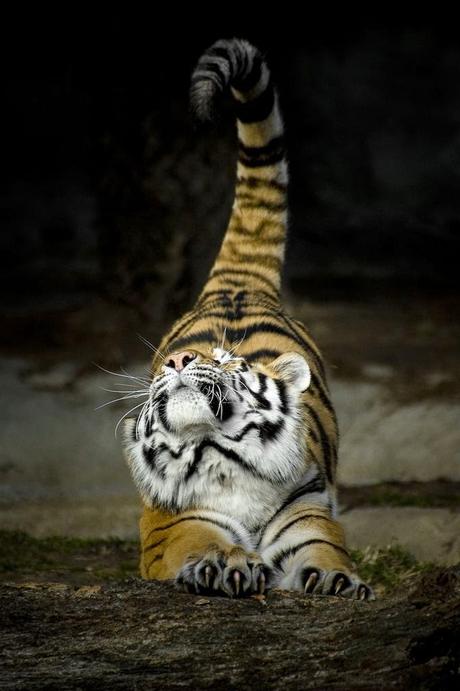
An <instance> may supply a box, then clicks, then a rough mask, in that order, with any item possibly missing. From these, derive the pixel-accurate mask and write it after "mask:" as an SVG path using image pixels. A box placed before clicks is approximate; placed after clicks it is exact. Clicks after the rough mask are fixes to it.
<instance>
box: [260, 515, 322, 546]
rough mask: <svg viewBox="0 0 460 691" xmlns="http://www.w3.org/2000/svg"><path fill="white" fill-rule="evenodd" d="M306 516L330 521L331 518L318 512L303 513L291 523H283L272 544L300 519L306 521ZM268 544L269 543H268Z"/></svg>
mask: <svg viewBox="0 0 460 691" xmlns="http://www.w3.org/2000/svg"><path fill="white" fill-rule="evenodd" d="M306 518H320V519H321V520H323V521H330V520H331V519H330V518H329V517H328V516H320V515H319V514H317V513H306V514H303V515H302V516H298V517H297V518H293V519H292V521H289V523H286V525H283V527H282V528H280V529H279V530H278V532H277V533H276V534H275V536H274V537H273V538H272V540H271V542H270V545H273V544H274V543H275V542H276V541H277V540H278V538H279V537H280V536H281V535H283V533H285V532H286V531H287V530H289V528H291V527H292V526H293V525H295V524H296V523H300V521H304V520H305V519H306ZM266 546H268V545H266Z"/></svg>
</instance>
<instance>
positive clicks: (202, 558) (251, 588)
mask: <svg viewBox="0 0 460 691" xmlns="http://www.w3.org/2000/svg"><path fill="white" fill-rule="evenodd" d="M140 527H141V543H142V544H141V547H142V552H141V574H142V576H143V577H144V578H149V579H153V578H156V579H159V580H164V579H174V582H175V584H176V586H177V587H178V588H179V589H180V590H185V591H186V592H190V593H207V594H211V593H216V594H221V595H228V596H230V597H241V596H244V595H250V594H251V593H263V592H264V590H265V583H266V580H267V578H268V569H267V567H266V566H265V565H264V564H263V563H262V560H261V559H260V557H259V555H258V554H257V553H256V552H254V551H253V549H252V545H251V541H250V538H249V536H248V534H247V532H246V531H245V529H244V528H243V527H242V526H241V525H240V524H239V523H238V522H237V521H236V520H235V519H232V518H230V517H229V516H226V515H224V514H220V513H219V512H217V511H208V510H202V511H193V510H191V511H185V512H183V513H181V514H176V515H171V514H167V513H165V512H162V511H159V510H155V509H149V508H147V507H145V508H144V513H143V515H142V518H141V525H140Z"/></svg>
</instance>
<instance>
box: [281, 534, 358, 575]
mask: <svg viewBox="0 0 460 691" xmlns="http://www.w3.org/2000/svg"><path fill="white" fill-rule="evenodd" d="M315 544H323V545H329V546H330V547H333V548H334V549H336V550H338V551H339V552H342V553H343V554H346V556H347V557H348V556H349V554H348V552H347V550H346V549H345V548H344V547H341V546H340V545H336V544H334V543H333V542H329V540H321V539H319V538H315V539H314V540H305V541H304V542H300V543H299V544H298V545H294V546H293V547H288V548H286V549H283V550H282V551H281V552H278V554H277V555H276V556H275V557H274V558H273V559H272V563H273V566H274V567H275V568H277V569H281V568H282V563H283V561H284V560H285V559H287V558H288V557H292V556H294V555H295V554H297V552H298V551H299V550H301V549H303V548H304V547H309V546H310V545H315Z"/></svg>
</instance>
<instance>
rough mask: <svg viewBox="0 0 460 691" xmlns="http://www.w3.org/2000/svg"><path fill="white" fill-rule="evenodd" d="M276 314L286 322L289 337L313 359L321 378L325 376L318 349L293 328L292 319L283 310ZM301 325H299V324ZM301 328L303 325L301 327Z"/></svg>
mask: <svg viewBox="0 0 460 691" xmlns="http://www.w3.org/2000/svg"><path fill="white" fill-rule="evenodd" d="M277 316H278V317H279V318H280V319H281V320H282V321H283V322H284V323H285V324H286V326H287V327H288V329H289V330H290V333H291V337H292V338H293V339H294V340H295V341H296V342H297V343H298V344H299V345H301V346H302V348H303V349H304V350H306V351H307V353H308V354H309V356H310V357H311V359H312V360H313V362H314V364H315V367H316V369H317V370H318V372H319V373H320V375H321V377H322V378H323V380H325V378H326V373H325V371H324V365H323V363H322V360H321V356H320V355H319V353H318V351H317V350H316V349H315V346H314V344H313V343H312V342H311V341H310V340H307V339H306V338H305V335H302V334H300V333H299V332H298V331H297V329H296V328H295V326H294V324H295V322H294V320H293V319H291V318H290V317H288V316H287V315H286V314H284V313H283V312H281V311H280V312H278V313H277ZM300 326H301V325H300ZM302 328H303V327H302Z"/></svg>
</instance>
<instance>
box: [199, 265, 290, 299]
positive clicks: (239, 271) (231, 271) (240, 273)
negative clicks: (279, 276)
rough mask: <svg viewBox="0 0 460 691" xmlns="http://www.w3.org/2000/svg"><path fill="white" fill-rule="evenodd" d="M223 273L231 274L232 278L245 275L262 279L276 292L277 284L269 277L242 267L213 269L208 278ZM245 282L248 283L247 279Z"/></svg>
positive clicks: (222, 274)
mask: <svg viewBox="0 0 460 691" xmlns="http://www.w3.org/2000/svg"><path fill="white" fill-rule="evenodd" d="M224 275H226V276H227V277H228V276H231V277H233V278H237V277H238V276H245V277H248V278H249V279H251V278H252V279H255V280H257V281H262V283H265V284H266V285H268V286H269V288H271V289H272V290H273V291H274V292H276V293H278V288H277V286H275V284H274V283H273V282H272V281H270V279H268V278H267V277H266V276H264V275H263V274H259V273H257V272H254V271H245V270H244V269H230V268H227V269H224V268H222V269H214V270H213V271H212V272H211V274H210V276H209V278H210V279H213V278H216V277H218V276H224ZM225 280H226V279H225ZM245 283H248V281H245Z"/></svg>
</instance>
